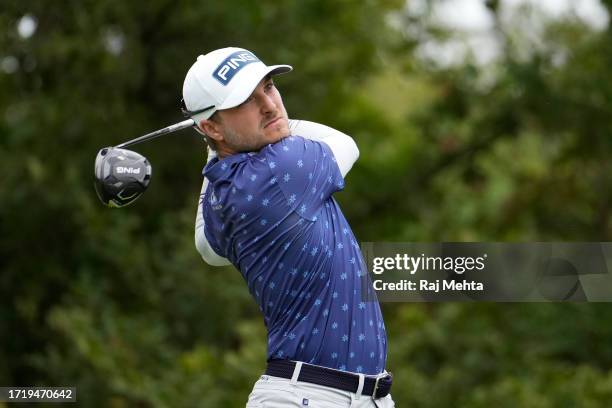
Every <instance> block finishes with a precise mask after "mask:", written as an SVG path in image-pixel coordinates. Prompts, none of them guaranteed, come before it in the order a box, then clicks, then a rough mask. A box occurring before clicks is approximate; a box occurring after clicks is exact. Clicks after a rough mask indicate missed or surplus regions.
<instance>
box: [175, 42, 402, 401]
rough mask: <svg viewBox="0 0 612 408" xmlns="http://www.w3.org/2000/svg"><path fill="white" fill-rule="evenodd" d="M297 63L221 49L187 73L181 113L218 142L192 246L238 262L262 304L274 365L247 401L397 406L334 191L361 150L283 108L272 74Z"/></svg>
mask: <svg viewBox="0 0 612 408" xmlns="http://www.w3.org/2000/svg"><path fill="white" fill-rule="evenodd" d="M291 70H292V67H290V66H288V65H274V66H269V67H268V66H266V65H265V64H264V63H263V62H261V61H260V60H259V59H258V58H257V57H256V56H255V55H254V54H253V53H251V52H249V51H247V50H244V49H240V48H223V49H219V50H215V51H212V52H210V53H208V54H206V55H203V56H200V57H198V59H197V61H196V62H195V63H194V64H193V66H192V67H191V68H190V70H189V72H188V73H187V75H186V77H185V82H184V85H183V98H184V110H185V113H186V114H187V115H188V116H190V117H192V118H193V119H194V120H195V122H196V123H197V126H198V129H197V130H198V131H199V132H200V133H202V134H203V135H204V136H205V137H206V139H207V142H208V143H209V146H211V147H213V149H212V150H210V152H211V153H210V154H209V161H208V163H207V165H206V166H205V168H204V176H205V179H204V183H203V187H202V194H201V199H200V205H199V206H198V213H197V218H196V232H195V237H196V246H197V248H198V250H199V252H200V253H201V254H202V256H203V258H204V260H205V261H207V262H208V263H209V264H211V265H217V266H220V265H228V264H230V263H231V264H232V265H234V266H235V267H236V268H237V269H238V270H239V271H240V273H241V274H242V276H243V277H244V279H245V280H246V282H247V285H248V288H249V291H250V292H251V294H252V295H253V297H254V298H255V300H256V301H257V303H258V304H259V307H260V310H261V311H262V313H263V315H264V322H265V324H266V327H267V329H268V367H267V369H266V375H264V376H262V377H261V379H260V380H259V381H257V383H256V384H255V386H254V388H253V392H252V393H251V395H250V396H249V400H248V403H247V407H258V406H262V404H265V406H282V407H290V406H296V407H298V406H300V407H303V406H308V405H311V406H326V407H327V406H330V407H331V406H333V407H349V406H350V407H356V406H359V407H362V406H363V407H373V406H377V407H390V406H393V401H392V399H391V396H390V394H388V393H389V389H390V386H391V377H390V375H389V374H388V373H387V372H386V371H385V363H386V352H387V350H386V334H385V328H384V323H383V319H382V315H381V311H380V306H379V304H378V302H377V301H364V300H363V299H362V290H363V291H364V292H368V293H370V294H371V293H372V289H371V285H368V284H367V282H369V281H368V276H367V269H366V267H365V264H364V262H363V258H362V255H361V252H360V250H359V246H358V244H357V242H356V239H355V237H354V235H353V233H352V231H351V229H350V227H349V225H348V223H347V221H346V219H345V218H344V215H343V214H342V211H341V210H340V207H339V206H338V204H337V202H336V201H335V200H334V198H333V197H332V194H333V193H334V192H336V191H339V190H341V189H342V188H343V186H344V177H345V176H346V174H347V173H348V172H349V170H350V169H351V167H352V165H353V163H354V162H355V161H356V160H357V157H358V155H359V151H358V149H357V146H356V145H355V143H354V141H353V140H352V139H351V138H350V137H349V136H347V135H345V134H343V133H341V132H338V131H336V130H334V129H331V128H328V127H326V126H323V125H319V124H316V123H312V122H306V121H290V120H289V119H288V117H287V112H286V110H285V107H284V105H283V101H282V99H281V96H280V94H279V92H278V90H277V89H276V87H275V86H274V82H273V79H272V76H273V75H277V74H282V73H286V72H289V71H291ZM364 282H365V283H364ZM366 286H367V287H366Z"/></svg>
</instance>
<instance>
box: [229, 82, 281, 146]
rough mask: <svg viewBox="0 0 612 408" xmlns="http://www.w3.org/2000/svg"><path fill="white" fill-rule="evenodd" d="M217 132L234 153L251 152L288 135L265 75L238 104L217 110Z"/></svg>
mask: <svg viewBox="0 0 612 408" xmlns="http://www.w3.org/2000/svg"><path fill="white" fill-rule="evenodd" d="M218 115H219V119H220V120H219V121H218V124H219V125H220V131H221V132H222V133H223V136H224V139H225V140H224V141H225V144H227V147H228V148H229V150H230V151H233V152H252V151H257V150H260V149H261V148H262V147H264V146H266V145H268V144H270V143H276V142H278V141H279V140H281V139H282V138H284V137H286V136H289V133H290V132H289V120H288V118H287V111H286V110H285V106H284V105H283V100H282V98H281V96H280V93H279V92H278V90H277V89H276V87H275V86H274V82H273V81H272V78H269V77H266V78H264V79H262V80H261V82H260V83H259V84H258V85H257V87H256V88H255V90H254V91H253V93H252V94H251V96H250V97H249V98H248V99H247V100H246V101H244V102H243V103H242V104H241V105H238V106H236V107H235V108H231V109H224V110H222V111H218Z"/></svg>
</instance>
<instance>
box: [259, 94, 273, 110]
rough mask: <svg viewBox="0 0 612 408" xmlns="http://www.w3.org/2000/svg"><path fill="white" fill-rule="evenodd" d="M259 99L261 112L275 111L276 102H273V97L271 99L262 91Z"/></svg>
mask: <svg viewBox="0 0 612 408" xmlns="http://www.w3.org/2000/svg"><path fill="white" fill-rule="evenodd" d="M260 101H261V112H262V113H264V114H265V113H270V112H274V111H276V103H275V102H274V99H272V97H271V96H270V95H268V94H266V93H263V95H262V96H261V99H260Z"/></svg>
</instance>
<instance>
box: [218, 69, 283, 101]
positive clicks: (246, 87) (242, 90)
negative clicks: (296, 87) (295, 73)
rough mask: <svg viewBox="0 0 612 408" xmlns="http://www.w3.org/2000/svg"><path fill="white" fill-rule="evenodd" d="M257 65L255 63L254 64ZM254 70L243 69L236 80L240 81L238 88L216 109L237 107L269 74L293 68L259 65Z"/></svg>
mask: <svg viewBox="0 0 612 408" xmlns="http://www.w3.org/2000/svg"><path fill="white" fill-rule="evenodd" d="M253 65H255V64H253ZM253 68H255V69H252V70H248V71H247V70H243V72H241V73H240V74H242V75H241V76H236V78H235V79H236V80H238V81H240V83H239V84H236V89H235V90H234V92H232V93H231V94H230V95H229V96H228V97H227V98H225V101H223V103H222V104H221V106H219V107H218V108H217V109H216V110H223V109H230V108H235V107H236V106H238V105H240V104H241V103H242V102H244V101H246V99H247V98H248V97H249V96H250V95H251V94H252V93H253V91H254V90H255V88H256V87H257V85H258V84H259V82H261V80H262V79H264V78H265V77H266V76H267V75H278V74H285V73H287V72H289V71H291V70H292V69H293V67H292V66H291V65H270V66H266V65H263V64H262V65H259V66H254V67H253Z"/></svg>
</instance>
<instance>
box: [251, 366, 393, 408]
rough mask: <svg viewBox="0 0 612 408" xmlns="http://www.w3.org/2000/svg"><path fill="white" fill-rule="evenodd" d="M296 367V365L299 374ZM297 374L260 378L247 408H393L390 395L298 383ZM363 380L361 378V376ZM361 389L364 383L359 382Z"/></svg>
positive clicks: (263, 376)
mask: <svg viewBox="0 0 612 408" xmlns="http://www.w3.org/2000/svg"><path fill="white" fill-rule="evenodd" d="M298 369H299V366H296V371H298ZM298 375H299V371H298V372H297V373H296V372H295V371H294V373H293V379H287V378H280V377H273V376H270V375H262V376H261V377H260V379H259V380H258V381H257V382H256V383H255V386H254V387H253V392H251V394H250V395H249V400H248V401H247V404H246V407H247V408H290V407H295V408H308V407H312V408H316V407H321V408H340V407H342V408H349V407H350V408H393V407H395V403H394V402H393V399H392V398H391V394H389V395H387V396H386V397H384V398H379V399H376V400H375V399H373V398H372V397H371V396H367V395H361V390H359V389H358V390H357V392H349V391H342V390H338V389H335V388H330V387H325V386H322V385H317V384H311V383H307V382H302V381H297V378H298ZM362 378H363V376H362ZM361 384H362V385H361V387H363V381H361Z"/></svg>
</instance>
